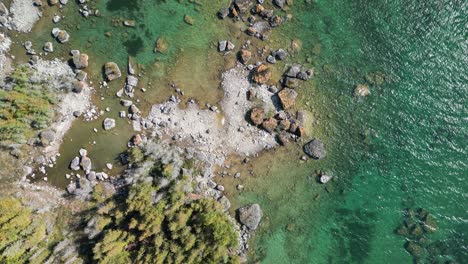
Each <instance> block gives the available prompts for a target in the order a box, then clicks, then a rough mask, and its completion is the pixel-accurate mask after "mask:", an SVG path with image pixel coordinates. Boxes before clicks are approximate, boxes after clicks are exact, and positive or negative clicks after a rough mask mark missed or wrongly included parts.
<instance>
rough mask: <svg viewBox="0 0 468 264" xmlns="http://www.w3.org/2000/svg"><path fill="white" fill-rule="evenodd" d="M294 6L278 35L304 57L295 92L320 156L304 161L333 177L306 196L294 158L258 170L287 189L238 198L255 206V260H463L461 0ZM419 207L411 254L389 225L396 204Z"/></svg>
mask: <svg viewBox="0 0 468 264" xmlns="http://www.w3.org/2000/svg"><path fill="white" fill-rule="evenodd" d="M297 2H300V1H296V3H295V4H296V5H295V7H294V8H293V12H292V13H293V14H294V15H295V17H296V20H295V22H294V23H293V24H290V25H288V26H287V27H286V28H284V29H283V31H284V34H286V35H287V36H296V37H299V38H300V39H302V41H303V43H304V48H303V50H304V51H303V53H304V55H306V56H309V57H311V58H312V59H313V60H314V64H315V66H316V68H317V72H318V74H317V80H316V83H315V84H314V85H310V86H309V87H303V88H302V90H303V91H302V93H305V94H306V95H305V96H304V97H303V99H302V100H303V101H304V102H305V101H307V100H309V99H310V100H311V101H312V102H314V104H315V105H313V106H311V107H310V109H311V111H314V112H315V113H316V118H317V120H318V121H320V123H319V125H318V126H320V127H321V128H320V129H319V130H321V133H320V135H321V137H322V138H323V140H324V141H325V143H326V145H327V146H328V148H329V149H328V151H329V153H330V155H329V156H328V157H327V159H328V160H327V161H320V162H318V163H315V164H312V165H309V166H310V168H311V169H314V168H315V169H316V168H321V169H325V170H328V171H330V172H331V173H332V174H333V175H335V176H336V178H335V181H334V182H333V183H331V185H330V186H329V188H335V190H334V191H331V192H330V191H329V192H330V194H326V195H325V196H323V195H322V197H321V199H320V201H317V202H315V201H314V199H312V197H313V196H311V194H312V193H314V189H320V188H321V187H320V186H317V185H318V184H316V183H311V182H310V180H307V179H305V178H307V177H305V175H304V170H305V169H297V168H296V169H295V167H294V165H291V166H284V165H281V166H280V165H274V166H273V168H272V169H271V171H270V173H269V175H262V176H261V177H267V178H268V177H270V178H271V179H274V181H276V182H275V183H276V184H281V183H284V185H283V186H292V188H294V193H290V192H289V191H290V189H286V188H284V189H283V190H282V191H283V193H285V194H284V195H283V196H281V198H277V199H272V198H271V196H269V194H268V190H267V188H265V189H260V190H265V193H260V194H258V193H257V194H256V193H254V192H247V193H244V194H243V197H241V201H242V202H243V203H246V202H252V201H260V203H261V204H262V205H264V206H265V207H266V208H267V209H266V211H267V212H266V215H267V217H268V219H269V226H268V230H264V231H263V233H262V235H260V237H258V238H257V240H256V250H257V251H258V252H257V254H256V255H257V257H258V258H257V260H261V261H262V263H412V262H413V261H418V263H449V262H450V261H456V263H468V212H467V208H468V207H467V191H468V182H467V178H468V167H467V165H468V164H467V157H468V156H467V142H468V141H467V139H468V138H467V132H468V122H467V121H468V110H467V105H468V73H467V68H466V65H467V60H468V53H467V52H468V49H467V45H468V43H467V33H468V31H467V26H468V2H466V1H413V0H412V1H397V0H393V1H389V0H386V1H384V0H378V1H375V0H374V1H320V0H317V1H312V2H314V3H312V4H303V3H297ZM291 32H294V33H291ZM297 34H299V35H297ZM375 76H377V78H375ZM382 81H383V83H380V82H382ZM359 83H366V84H368V85H370V90H371V95H370V96H369V97H366V98H356V97H353V89H354V87H355V85H356V84H359ZM318 104H320V105H318ZM283 164H284V163H283ZM308 174H309V175H310V174H311V173H310V172H309V173H308ZM284 177H287V178H288V180H284V182H278V181H277V180H278V179H281V178H284ZM279 181H281V180H279ZM253 182H254V183H255V182H257V183H258V185H259V186H260V185H261V184H266V182H268V180H259V179H256V180H253ZM291 182H292V183H291ZM303 186H305V187H303ZM277 188H280V187H277ZM280 191H281V190H280ZM319 191H320V190H319ZM319 191H318V192H319ZM316 192H317V191H316ZM298 193H300V194H298ZM420 207H422V208H425V209H426V210H427V211H429V212H430V213H431V214H432V215H434V216H435V218H436V220H437V226H438V230H437V231H436V232H434V233H433V234H429V235H428V236H427V238H428V240H427V241H425V245H426V246H425V250H424V251H423V254H422V256H421V257H420V258H418V259H413V258H412V256H411V255H410V254H409V253H408V252H407V251H406V250H405V249H404V245H405V242H406V241H405V238H404V237H403V236H398V235H396V234H395V233H394V230H395V229H396V227H398V225H399V224H400V223H401V222H402V220H403V216H404V210H405V208H414V209H416V208H420ZM288 224H289V225H291V226H293V227H294V228H291V229H292V230H288V228H286V226H287V225H288ZM454 263H455V262H454Z"/></svg>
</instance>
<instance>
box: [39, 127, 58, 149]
mask: <svg viewBox="0 0 468 264" xmlns="http://www.w3.org/2000/svg"><path fill="white" fill-rule="evenodd" d="M39 137H40V138H41V144H42V145H43V146H48V145H50V144H51V143H52V142H54V140H55V133H54V131H52V130H51V129H47V130H44V131H42V132H41V134H40V135H39Z"/></svg>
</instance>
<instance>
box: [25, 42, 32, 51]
mask: <svg viewBox="0 0 468 264" xmlns="http://www.w3.org/2000/svg"><path fill="white" fill-rule="evenodd" d="M24 48H25V49H27V50H29V49H31V48H32V42H31V41H26V42H24Z"/></svg>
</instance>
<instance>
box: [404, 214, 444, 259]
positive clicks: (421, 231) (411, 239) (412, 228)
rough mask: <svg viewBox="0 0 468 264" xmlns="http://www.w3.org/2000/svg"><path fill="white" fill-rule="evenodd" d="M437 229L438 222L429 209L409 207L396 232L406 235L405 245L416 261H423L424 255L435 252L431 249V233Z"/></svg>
mask: <svg viewBox="0 0 468 264" xmlns="http://www.w3.org/2000/svg"><path fill="white" fill-rule="evenodd" d="M436 230H437V222H436V220H435V218H434V216H433V215H431V214H430V213H429V212H428V211H426V210H425V209H424V208H418V209H416V210H414V209H412V208H407V209H406V211H405V215H404V218H403V221H402V224H400V225H399V226H398V227H397V228H396V230H395V233H396V234H398V235H400V236H403V237H405V240H406V243H405V245H404V247H405V249H406V251H408V252H409V253H410V254H411V256H413V259H414V261H415V263H419V262H421V263H422V262H424V261H422V260H423V258H424V256H427V255H432V254H433V252H434V251H433V250H431V243H429V235H430V234H431V233H434V232H435V231H436ZM428 257H431V256H428Z"/></svg>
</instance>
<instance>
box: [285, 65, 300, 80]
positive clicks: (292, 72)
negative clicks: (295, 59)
mask: <svg viewBox="0 0 468 264" xmlns="http://www.w3.org/2000/svg"><path fill="white" fill-rule="evenodd" d="M300 72H301V65H298V64H296V65H293V66H291V67H290V68H289V70H288V71H287V72H286V76H288V77H291V78H296V77H297V75H298V74H299V73H300Z"/></svg>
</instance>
